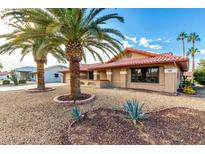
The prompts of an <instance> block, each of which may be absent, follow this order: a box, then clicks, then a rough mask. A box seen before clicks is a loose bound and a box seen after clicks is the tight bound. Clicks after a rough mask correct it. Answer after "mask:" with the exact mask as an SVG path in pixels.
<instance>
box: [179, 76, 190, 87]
mask: <svg viewBox="0 0 205 154" xmlns="http://www.w3.org/2000/svg"><path fill="white" fill-rule="evenodd" d="M191 84H192V83H191V80H189V79H188V78H187V76H183V79H182V82H181V83H180V88H182V89H183V88H184V87H188V86H191Z"/></svg>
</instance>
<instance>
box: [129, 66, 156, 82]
mask: <svg viewBox="0 0 205 154" xmlns="http://www.w3.org/2000/svg"><path fill="white" fill-rule="evenodd" d="M131 82H145V83H159V67H142V68H131Z"/></svg>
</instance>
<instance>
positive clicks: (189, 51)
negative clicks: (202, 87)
mask: <svg viewBox="0 0 205 154" xmlns="http://www.w3.org/2000/svg"><path fill="white" fill-rule="evenodd" d="M197 53H200V51H199V50H198V49H197V48H194V47H192V48H190V49H189V50H188V52H187V55H188V56H189V55H191V57H192V82H193V81H194V71H195V55H196V54H197Z"/></svg>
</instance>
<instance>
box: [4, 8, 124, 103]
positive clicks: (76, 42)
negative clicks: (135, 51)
mask: <svg viewBox="0 0 205 154" xmlns="http://www.w3.org/2000/svg"><path fill="white" fill-rule="evenodd" d="M103 10H104V9H67V8H58V9H13V10H6V11H5V12H4V15H5V16H9V15H12V14H15V15H16V16H18V17H19V19H20V20H21V21H24V22H32V23H38V24H40V25H42V26H45V27H46V30H47V34H49V35H52V37H53V40H55V41H54V42H57V43H55V45H56V46H60V45H63V46H64V47H65V55H66V59H67V60H68V61H69V64H70V65H69V66H70V76H71V77H70V97H71V98H72V99H77V98H78V97H79V96H80V95H81V90H80V61H81V60H82V59H84V60H85V61H86V54H85V51H88V52H90V53H91V54H92V55H93V57H94V59H97V58H98V59H99V60H101V61H103V60H102V58H101V54H100V52H98V51H101V52H103V53H104V54H106V55H107V56H108V57H109V56H110V54H113V55H116V54H118V53H119V52H120V51H122V48H123V46H122V44H121V43H120V41H118V40H117V38H116V37H120V38H122V39H124V36H123V35H122V34H121V32H120V31H118V30H116V29H113V28H111V27H107V26H106V25H107V22H108V21H110V20H112V19H115V20H117V21H119V22H122V23H123V22H124V19H123V17H121V16H119V15H118V14H117V13H109V14H105V13H104V14H101V13H102V12H103ZM35 35H36V34H35ZM38 35H39V36H40V34H38ZM36 36H37V35H36ZM36 36H35V37H36ZM39 36H38V37H39ZM33 37H34V36H33Z"/></svg>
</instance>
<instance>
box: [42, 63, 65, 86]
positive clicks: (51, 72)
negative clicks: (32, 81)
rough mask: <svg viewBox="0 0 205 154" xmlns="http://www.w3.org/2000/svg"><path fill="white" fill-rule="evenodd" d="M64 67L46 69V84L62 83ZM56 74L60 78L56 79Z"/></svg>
mask: <svg viewBox="0 0 205 154" xmlns="http://www.w3.org/2000/svg"><path fill="white" fill-rule="evenodd" d="M63 68H64V67H61V66H57V67H52V68H49V69H45V74H44V77H45V82H46V83H51V82H61V73H59V71H61V70H62V69H63ZM55 74H58V77H55Z"/></svg>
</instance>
